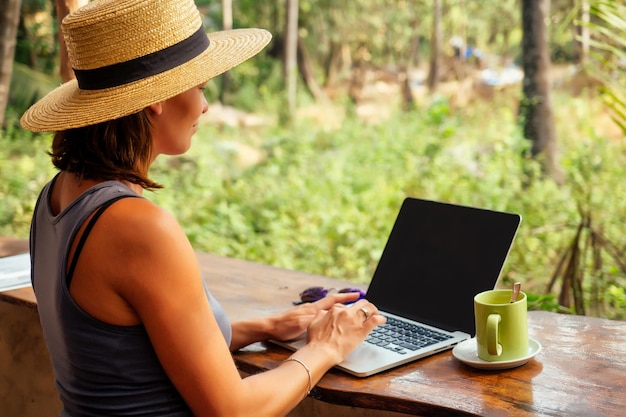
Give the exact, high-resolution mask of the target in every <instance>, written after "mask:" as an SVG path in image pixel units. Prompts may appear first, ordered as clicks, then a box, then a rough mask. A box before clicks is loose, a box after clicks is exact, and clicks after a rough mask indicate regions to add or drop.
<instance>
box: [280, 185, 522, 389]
mask: <svg viewBox="0 0 626 417" xmlns="http://www.w3.org/2000/svg"><path fill="white" fill-rule="evenodd" d="M520 222H521V216H520V215H518V214H513V213H506V212H499V211H493V210H487V209H482V208H475V207H468V206H461V205H455V204H449V203H443V202H436V201H429V200H422V199H417V198H411V197H408V198H406V199H405V200H404V201H403V203H402V206H401V208H400V211H399V213H398V216H397V218H396V221H395V223H394V225H393V228H392V230H391V233H390V235H389V238H388V240H387V244H386V245H385V248H384V250H383V252H382V255H381V258H380V260H379V262H378V265H377V267H376V270H375V272H374V275H373V277H372V280H371V282H370V284H369V287H368V289H367V296H366V298H367V299H368V300H369V301H371V302H372V303H374V305H376V306H377V307H378V309H379V311H380V312H381V314H383V315H385V316H386V317H387V323H386V324H385V325H383V326H378V327H377V328H376V329H375V331H374V332H372V334H371V335H370V336H369V337H368V339H367V340H366V341H365V342H364V343H363V344H361V345H360V346H359V347H358V348H357V349H356V350H355V351H354V352H352V353H351V354H350V355H349V356H348V357H347V358H346V359H345V360H344V361H343V362H342V363H341V364H339V365H337V368H338V369H341V370H343V371H345V372H348V373H350V374H352V375H355V376H359V377H365V376H369V375H373V374H376V373H379V372H382V371H385V370H388V369H391V368H394V367H397V366H400V365H403V364H406V363H409V362H412V361H415V360H417V359H420V358H424V357H426V356H430V355H433V354H435V353H437V352H441V351H444V350H448V349H450V348H452V347H453V346H454V345H456V344H458V343H460V342H462V341H463V340H466V339H469V338H471V337H473V336H474V335H475V324H474V295H476V294H478V293H479V292H482V291H485V290H490V289H493V288H494V287H495V286H496V284H497V281H498V278H499V276H500V273H501V272H502V268H503V266H504V262H505V260H506V258H507V256H508V253H509V250H510V248H511V246H512V244H513V240H514V238H515V235H516V233H517V229H518V227H519V224H520ZM414 327H417V328H418V329H417V330H415V329H414ZM393 328H399V331H400V335H392V334H391V335H390V334H389V333H390V332H391V330H393ZM420 328H421V329H420ZM415 332H416V333H417V335H414V334H413V333H415ZM305 338H306V336H305V335H303V336H302V337H300V338H298V339H294V340H290V341H287V342H276V341H272V342H273V343H276V344H278V345H280V346H284V347H286V348H288V349H290V350H297V349H299V348H300V347H302V346H304V344H305Z"/></svg>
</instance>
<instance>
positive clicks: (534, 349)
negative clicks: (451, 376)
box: [452, 338, 541, 369]
mask: <svg viewBox="0 0 626 417" xmlns="http://www.w3.org/2000/svg"><path fill="white" fill-rule="evenodd" d="M476 349H477V348H476V338H471V339H468V340H464V341H462V342H461V343H459V344H458V345H456V346H455V347H454V349H452V354H453V355H454V357H455V358H457V359H458V360H460V361H461V362H463V363H464V364H466V365H469V366H471V367H474V368H478V369H510V368H516V367H518V366H522V365H524V364H525V363H526V362H528V361H529V360H531V359H532V358H534V357H535V355H536V354H537V353H539V352H541V343H539V342H538V341H536V340H534V339H528V355H526V356H524V357H523V358H519V359H513V360H509V361H495V362H489V361H486V360H483V359H480V358H479V357H478V352H477V351H476Z"/></svg>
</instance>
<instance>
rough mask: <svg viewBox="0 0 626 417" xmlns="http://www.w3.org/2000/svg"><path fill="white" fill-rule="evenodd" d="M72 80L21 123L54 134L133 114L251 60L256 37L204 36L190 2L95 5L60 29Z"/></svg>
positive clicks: (262, 39)
mask: <svg viewBox="0 0 626 417" xmlns="http://www.w3.org/2000/svg"><path fill="white" fill-rule="evenodd" d="M62 29H63V35H64V37H65V42H66V44H67V49H68V56H69V60H70V62H71V64H72V68H73V69H74V73H75V74H76V80H72V81H68V82H67V83H65V84H63V85H61V86H60V87H58V88H56V89H55V90H53V91H52V92H50V93H49V94H48V95H46V96H45V97H44V98H42V99H41V100H40V101H38V102H37V103H35V104H34V105H33V106H32V107H31V108H30V109H28V110H27V111H26V113H24V115H23V116H22V118H21V124H22V127H24V128H25V129H29V130H32V131H35V132H54V131H59V130H66V129H71V128H77V127H82V126H87V125H91V124H96V123H101V122H104V121H107V120H113V119H117V118H119V117H122V116H127V115H129V114H133V113H136V112H138V111H140V110H142V109H144V108H145V107H147V106H149V105H151V104H154V103H157V102H160V101H163V100H166V99H168V98H171V97H174V96H175V95H178V94H180V93H182V92H184V91H187V90H189V89H190V88H192V87H194V86H196V85H199V84H202V83H204V82H206V81H207V80H209V79H210V78H213V77H215V76H217V75H219V74H221V73H223V72H225V71H228V70H229V69H231V68H232V67H234V66H235V65H238V64H240V63H241V62H243V61H245V60H246V59H248V58H250V57H252V56H254V55H255V54H257V53H258V52H259V51H261V49H263V48H264V47H265V46H266V45H267V44H268V43H269V41H270V39H271V35H270V34H269V32H267V31H265V30H262V29H236V30H230V31H222V32H215V33H211V34H208V36H207V34H206V33H205V32H204V29H203V27H202V19H201V17H200V13H199V12H198V9H197V7H196V5H195V4H194V2H193V0H159V1H155V0H96V1H93V2H90V3H88V4H87V5H86V6H85V7H83V8H80V9H78V10H77V11H75V12H74V13H71V14H70V15H68V16H67V17H66V18H65V19H64V20H63V24H62Z"/></svg>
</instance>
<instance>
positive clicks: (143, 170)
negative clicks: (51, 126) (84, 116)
mask: <svg viewBox="0 0 626 417" xmlns="http://www.w3.org/2000/svg"><path fill="white" fill-rule="evenodd" d="M150 126H151V120H150V116H149V113H148V112H147V110H142V111H140V112H139V113H134V114H131V115H129V116H124V117H121V118H119V119H114V120H110V121H106V122H102V123H98V124H95V125H89V126H85V127H79V128H76V129H69V130H63V131H59V132H56V133H55V135H54V140H53V141H52V150H51V152H50V156H52V164H53V165H54V166H55V167H57V168H58V169H60V170H62V171H67V172H71V173H73V174H75V175H76V176H77V177H78V178H79V179H81V180H82V179H90V180H105V181H107V180H118V181H128V182H130V183H132V184H137V185H140V186H141V187H142V188H144V189H156V188H162V186H161V185H159V184H157V183H155V182H153V181H152V180H150V179H149V178H148V177H147V172H148V165H149V163H150V158H151V153H152V134H151V132H150Z"/></svg>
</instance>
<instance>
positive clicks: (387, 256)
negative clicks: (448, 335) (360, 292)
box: [367, 198, 521, 336]
mask: <svg viewBox="0 0 626 417" xmlns="http://www.w3.org/2000/svg"><path fill="white" fill-rule="evenodd" d="M520 221H521V217H520V216H519V215H518V214H512V213H504V212H497V211H491V210H485V209H479V208H473V207H466V206H459V205H453V204H447V203H440V202H434V201H427V200H420V199H415V198H407V199H405V201H404V202H403V204H402V207H401V209H400V212H399V214H398V217H397V219H396V222H395V224H394V226H393V228H392V231H391V234H390V236H389V239H388V241H387V244H386V246H385V249H384V250H383V253H382V256H381V259H380V261H379V263H378V266H377V268H376V271H375V272H374V276H373V278H372V281H371V283H370V286H369V288H368V291H367V298H368V300H370V301H371V302H373V303H374V304H375V305H376V306H377V307H378V308H379V309H380V310H383V311H387V312H389V313H392V314H396V315H398V316H402V317H408V318H411V319H413V320H416V321H420V322H423V323H426V324H429V325H431V326H436V327H439V328H443V329H445V330H448V331H455V330H461V331H464V332H466V333H469V334H470V335H471V336H474V335H475V326H474V307H473V298H474V295H476V294H478V293H479V292H481V291H485V290H488V289H492V288H494V286H495V284H496V282H497V280H498V277H499V275H500V273H501V271H502V267H503V265H504V262H505V260H506V257H507V255H508V253H509V250H510V248H511V245H512V243H513V239H514V238H515V234H516V232H517V228H518V226H519V224H520Z"/></svg>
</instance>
